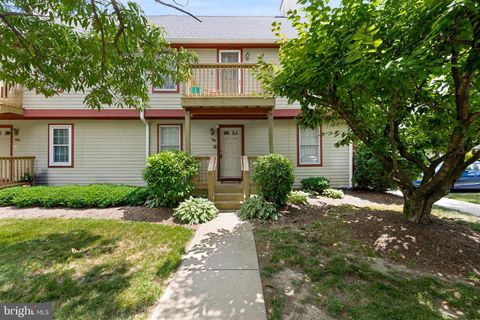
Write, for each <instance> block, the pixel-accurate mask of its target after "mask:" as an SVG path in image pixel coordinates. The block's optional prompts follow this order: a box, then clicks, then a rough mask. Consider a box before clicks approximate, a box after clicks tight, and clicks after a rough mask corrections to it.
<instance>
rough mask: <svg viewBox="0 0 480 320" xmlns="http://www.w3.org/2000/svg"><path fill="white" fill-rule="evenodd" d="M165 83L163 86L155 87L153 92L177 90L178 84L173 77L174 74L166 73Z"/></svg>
mask: <svg viewBox="0 0 480 320" xmlns="http://www.w3.org/2000/svg"><path fill="white" fill-rule="evenodd" d="M163 78H164V83H163V86H161V87H153V92H177V91H178V84H177V83H176V82H175V80H174V79H173V76H170V75H165V76H164V77H163Z"/></svg>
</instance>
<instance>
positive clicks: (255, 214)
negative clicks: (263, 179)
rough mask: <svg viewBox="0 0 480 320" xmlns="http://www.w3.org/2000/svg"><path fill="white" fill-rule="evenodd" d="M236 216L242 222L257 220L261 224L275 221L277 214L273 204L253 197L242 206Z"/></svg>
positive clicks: (255, 196)
mask: <svg viewBox="0 0 480 320" xmlns="http://www.w3.org/2000/svg"><path fill="white" fill-rule="evenodd" d="M238 216H239V217H240V219H242V220H252V219H258V220H260V221H261V222H265V221H267V220H277V218H278V212H277V208H276V207H275V205H274V204H273V203H271V202H267V201H265V199H263V198H261V197H259V196H257V195H253V196H251V197H250V198H249V199H247V201H245V203H244V204H243V205H242V207H241V208H240V211H239V212H238Z"/></svg>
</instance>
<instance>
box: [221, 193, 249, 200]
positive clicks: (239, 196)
mask: <svg viewBox="0 0 480 320" xmlns="http://www.w3.org/2000/svg"><path fill="white" fill-rule="evenodd" d="M215 201H243V193H239V192H223V193H222V192H220V193H219V192H216V193H215Z"/></svg>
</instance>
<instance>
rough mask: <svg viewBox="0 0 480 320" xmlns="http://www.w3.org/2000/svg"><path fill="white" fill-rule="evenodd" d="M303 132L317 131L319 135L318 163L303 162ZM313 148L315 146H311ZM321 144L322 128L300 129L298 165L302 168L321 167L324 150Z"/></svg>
mask: <svg viewBox="0 0 480 320" xmlns="http://www.w3.org/2000/svg"><path fill="white" fill-rule="evenodd" d="M302 130H315V131H316V133H317V135H318V144H317V145H316V146H318V148H317V150H318V162H316V163H303V162H302ZM309 146H313V145H309ZM320 146H321V142H320V127H315V129H310V128H302V127H299V128H298V149H299V150H298V164H299V165H302V166H308V165H320V164H322V155H321V154H320V153H321V152H322V150H320Z"/></svg>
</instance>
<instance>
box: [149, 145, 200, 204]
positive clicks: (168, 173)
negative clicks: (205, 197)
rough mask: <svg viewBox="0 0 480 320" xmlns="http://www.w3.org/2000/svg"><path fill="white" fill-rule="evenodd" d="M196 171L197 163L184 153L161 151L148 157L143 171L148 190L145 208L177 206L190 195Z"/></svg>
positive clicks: (197, 168)
mask: <svg viewBox="0 0 480 320" xmlns="http://www.w3.org/2000/svg"><path fill="white" fill-rule="evenodd" d="M198 171H199V163H198V161H197V160H195V158H193V157H192V156H191V155H190V154H188V153H186V152H178V151H162V152H160V153H157V154H156V155H153V156H151V157H149V158H148V160H147V167H146V168H145V170H144V171H143V178H144V179H145V182H146V184H147V188H148V189H149V190H150V196H149V198H148V201H147V206H149V207H175V206H177V205H178V204H179V203H180V202H181V201H183V200H185V199H187V198H188V197H189V196H190V195H191V193H192V191H193V189H194V188H195V185H194V181H193V180H194V178H195V177H196V176H198Z"/></svg>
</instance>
